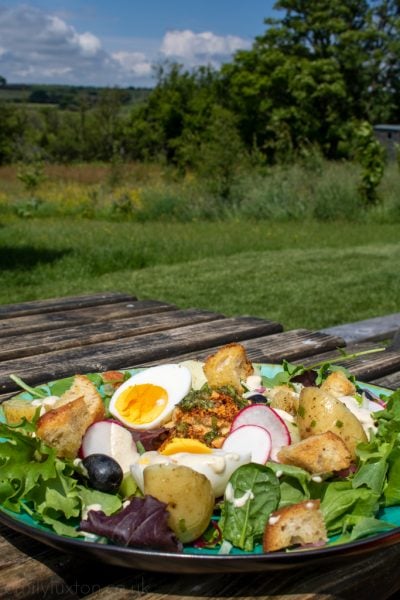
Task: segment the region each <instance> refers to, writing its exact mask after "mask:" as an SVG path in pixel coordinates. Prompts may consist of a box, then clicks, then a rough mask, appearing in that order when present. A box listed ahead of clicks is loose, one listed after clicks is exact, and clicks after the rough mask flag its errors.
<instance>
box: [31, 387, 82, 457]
mask: <svg viewBox="0 0 400 600" xmlns="http://www.w3.org/2000/svg"><path fill="white" fill-rule="evenodd" d="M91 423H92V418H91V415H90V413H89V410H88V408H87V406H86V404H85V401H84V400H83V398H76V399H75V400H72V402H69V403H68V404H64V405H63V406H60V407H59V408H54V409H53V410H50V411H48V412H46V413H45V414H44V415H42V416H41V417H40V419H39V420H38V422H37V427H36V435H37V437H38V438H40V439H41V440H43V441H44V442H45V443H46V444H47V445H48V446H52V447H53V448H55V449H56V451H57V456H59V457H60V458H76V456H77V454H78V451H79V448H80V447H81V443H82V438H83V436H84V434H85V431H86V429H87V428H88V427H89V425H91Z"/></svg>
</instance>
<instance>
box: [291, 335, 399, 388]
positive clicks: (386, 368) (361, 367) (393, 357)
mask: <svg viewBox="0 0 400 600" xmlns="http://www.w3.org/2000/svg"><path fill="white" fill-rule="evenodd" d="M373 349H378V350H377V351H376V352H373V353H371V354H363V355H360V356H358V357H355V358H346V357H341V355H340V353H339V352H327V353H324V354H323V355H316V356H313V357H312V359H311V360H304V361H301V362H304V364H312V363H314V362H320V361H321V360H325V361H330V360H332V359H338V360H335V364H338V365H342V366H343V367H345V368H346V369H348V370H349V371H350V373H352V374H353V375H354V376H355V377H357V379H359V380H360V381H366V382H368V381H375V380H376V379H377V378H381V377H383V376H386V375H389V374H390V373H395V372H398V371H399V370H400V351H399V350H390V349H387V350H385V349H384V348H382V347H379V346H378V345H376V344H375V345H374V344H361V345H357V346H348V347H346V352H347V353H349V354H351V353H353V352H354V353H360V352H363V351H367V350H368V351H369V350H373Z"/></svg>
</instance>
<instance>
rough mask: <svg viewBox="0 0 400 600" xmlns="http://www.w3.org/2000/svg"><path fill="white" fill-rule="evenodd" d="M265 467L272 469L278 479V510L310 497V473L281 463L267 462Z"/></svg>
mask: <svg viewBox="0 0 400 600" xmlns="http://www.w3.org/2000/svg"><path fill="white" fill-rule="evenodd" d="M266 466H267V467H269V468H270V469H272V471H274V473H275V474H276V476H277V477H278V478H279V484H280V490H281V498H280V502H279V506H278V508H283V507H284V506H290V505H291V504H297V503H298V502H302V501H303V500H308V499H309V498H310V497H311V494H310V489H309V483H310V481H311V475H310V473H307V471H305V470H304V469H301V468H300V467H295V466H293V465H284V464H282V463H275V462H267V465H266Z"/></svg>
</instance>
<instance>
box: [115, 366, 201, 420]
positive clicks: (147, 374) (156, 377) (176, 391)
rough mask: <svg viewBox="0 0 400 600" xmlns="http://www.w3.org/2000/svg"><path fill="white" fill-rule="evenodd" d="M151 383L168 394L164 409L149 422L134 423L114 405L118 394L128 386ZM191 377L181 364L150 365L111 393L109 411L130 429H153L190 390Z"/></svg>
mask: <svg viewBox="0 0 400 600" xmlns="http://www.w3.org/2000/svg"><path fill="white" fill-rule="evenodd" d="M146 383H149V384H152V385H158V386H160V387H162V388H164V389H165V390H166V392H167V395H168V400H167V405H166V406H165V408H164V410H163V411H162V412H161V413H160V414H159V415H158V416H157V417H156V418H155V419H153V420H152V421H151V422H149V423H134V422H132V421H129V420H128V419H126V418H125V417H124V416H123V415H121V414H120V413H119V411H118V409H117V407H116V402H117V400H118V398H119V397H120V395H121V394H122V393H123V392H124V391H125V390H126V389H127V388H129V387H133V386H135V385H139V384H146ZM191 383H192V378H191V374H190V371H189V369H187V368H186V367H185V366H182V365H175V364H171V365H169V364H167V365H159V366H157V367H151V368H149V369H145V370H143V371H140V372H139V373H136V374H135V375H132V377H130V378H129V379H127V381H125V382H124V383H123V384H122V385H121V386H120V387H119V388H118V389H117V390H116V391H115V393H114V394H113V396H112V398H111V401H110V407H109V410H110V413H111V414H112V415H113V416H114V417H116V418H117V419H118V420H119V421H121V422H122V423H124V424H125V425H127V426H128V427H130V428H131V429H140V430H145V429H154V428H155V427H158V426H159V425H161V424H162V423H164V422H165V421H167V420H168V418H169V417H170V416H171V413H172V411H173V409H174V407H175V406H176V405H177V404H178V402H180V401H181V400H182V399H183V398H184V397H185V396H186V394H187V393H188V392H189V391H190V388H191Z"/></svg>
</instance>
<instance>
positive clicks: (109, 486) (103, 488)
mask: <svg viewBox="0 0 400 600" xmlns="http://www.w3.org/2000/svg"><path fill="white" fill-rule="evenodd" d="M82 464H83V466H84V467H85V469H86V470H87V473H88V477H89V482H90V484H91V486H92V487H94V489H95V490H99V491H100V492H109V493H115V492H117V491H118V489H119V486H120V485H121V482H122V478H123V475H124V474H123V472H122V469H121V467H120V466H119V464H118V463H117V461H116V460H114V459H113V458H111V456H107V455H106V454H89V456H87V457H86V458H84V459H83V461H82Z"/></svg>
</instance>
